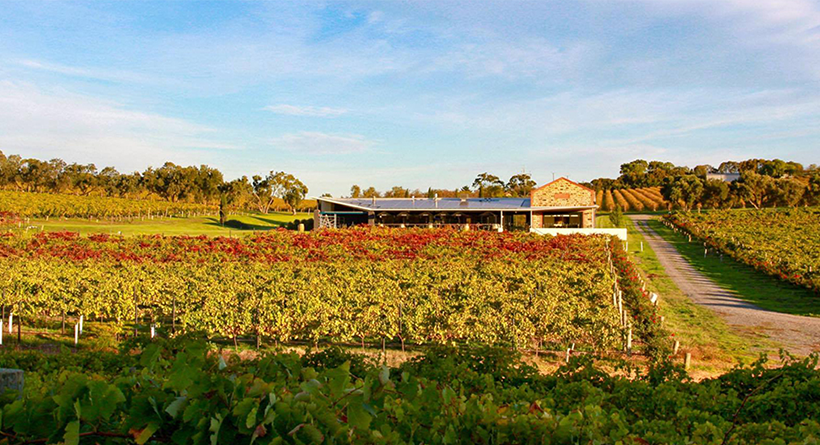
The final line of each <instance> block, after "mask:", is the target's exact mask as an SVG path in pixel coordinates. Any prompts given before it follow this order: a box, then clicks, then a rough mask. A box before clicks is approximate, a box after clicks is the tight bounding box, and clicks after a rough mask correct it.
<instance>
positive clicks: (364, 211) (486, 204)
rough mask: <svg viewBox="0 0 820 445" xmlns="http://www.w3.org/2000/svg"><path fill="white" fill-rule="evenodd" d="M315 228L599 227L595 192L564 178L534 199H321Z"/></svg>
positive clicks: (536, 192) (535, 193) (534, 193)
mask: <svg viewBox="0 0 820 445" xmlns="http://www.w3.org/2000/svg"><path fill="white" fill-rule="evenodd" d="M317 201H318V209H317V210H316V212H315V213H314V219H315V220H314V227H317V228H319V227H326V228H338V227H348V226H354V225H360V224H367V225H376V226H385V227H430V228H432V227H447V226H452V227H459V228H471V229H478V230H499V231H501V230H530V229H540V228H572V229H588V228H594V227H595V209H597V208H598V206H597V205H596V203H595V192H594V191H593V190H590V189H588V188H586V187H584V186H582V185H579V184H576V183H574V182H572V181H570V180H569V179H566V178H559V179H556V180H555V181H552V182H550V183H549V184H546V185H544V186H541V187H539V188H537V189H535V190H533V191H532V193H531V194H530V197H529V198H437V197H434V198H318V199H317Z"/></svg>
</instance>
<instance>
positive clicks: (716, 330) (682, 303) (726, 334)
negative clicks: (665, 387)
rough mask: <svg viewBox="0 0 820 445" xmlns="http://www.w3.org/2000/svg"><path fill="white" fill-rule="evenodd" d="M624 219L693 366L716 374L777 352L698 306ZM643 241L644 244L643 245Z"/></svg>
mask: <svg viewBox="0 0 820 445" xmlns="http://www.w3.org/2000/svg"><path fill="white" fill-rule="evenodd" d="M624 219H625V222H626V229H627V235H628V238H627V239H628V252H629V254H630V256H631V257H632V259H633V261H634V262H635V263H636V264H637V265H638V267H639V268H640V269H641V272H642V273H643V275H644V278H645V279H646V283H647V287H648V289H649V290H650V291H652V292H655V293H657V294H658V295H659V296H660V305H659V308H660V313H661V315H662V316H663V317H664V327H666V328H667V329H668V330H669V331H670V332H671V333H673V334H674V339H672V338H670V342H672V341H674V340H678V341H679V342H680V344H681V351H685V352H692V357H693V369H694V370H695V371H696V372H700V373H703V374H705V375H711V374H715V373H717V372H722V371H725V370H727V369H728V368H730V367H731V366H733V365H735V364H737V363H749V362H751V361H752V360H754V359H756V358H757V357H758V355H759V354H760V353H761V352H764V351H765V352H776V351H777V350H778V345H776V344H774V343H773V342H771V341H770V340H768V339H767V338H765V337H761V336H758V335H755V334H754V333H737V332H735V331H734V330H733V329H732V328H731V327H730V326H729V325H727V324H726V322H725V321H724V320H723V319H722V318H720V317H719V316H718V315H716V314H715V313H714V312H712V311H711V310H709V309H707V308H705V307H702V306H699V305H697V304H695V303H694V302H692V300H690V299H689V297H687V296H686V294H684V293H683V292H682V291H681V290H680V289H678V287H677V285H675V283H674V281H672V279H671V278H670V277H669V275H667V273H666V270H665V269H664V268H663V266H662V265H661V263H660V261H659V260H658V257H657V255H656V254H655V252H654V251H653V250H652V248H651V247H650V246H649V243H648V242H647V241H646V240H645V239H644V237H643V236H642V235H641V234H640V232H638V230H637V228H636V227H635V225H634V224H633V223H632V221H631V220H629V219H626V218H624ZM596 221H597V224H596V225H597V226H598V227H613V225H612V224H611V222H610V221H609V218H598V219H597V220H596ZM641 243H643V246H641Z"/></svg>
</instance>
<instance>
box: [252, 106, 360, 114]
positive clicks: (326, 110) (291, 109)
mask: <svg viewBox="0 0 820 445" xmlns="http://www.w3.org/2000/svg"><path fill="white" fill-rule="evenodd" d="M265 110H267V111H271V112H273V113H276V114H286V115H288V116H311V117H336V116H341V115H342V114H345V113H347V111H348V110H346V109H344V108H331V107H311V106H298V105H288V104H279V105H269V106H267V107H265Z"/></svg>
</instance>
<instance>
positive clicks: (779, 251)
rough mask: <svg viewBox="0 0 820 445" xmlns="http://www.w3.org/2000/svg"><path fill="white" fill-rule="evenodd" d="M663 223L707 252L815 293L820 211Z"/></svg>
mask: <svg viewBox="0 0 820 445" xmlns="http://www.w3.org/2000/svg"><path fill="white" fill-rule="evenodd" d="M663 221H665V222H666V224H668V225H670V226H671V227H674V228H676V229H677V230H680V231H683V232H684V233H687V234H689V235H691V236H693V237H695V238H696V239H697V240H699V242H702V243H703V244H704V247H705V248H706V249H710V250H717V251H720V252H722V253H723V254H726V255H729V256H731V257H732V258H734V259H736V260H738V261H740V262H742V263H745V264H747V265H749V266H752V267H754V268H755V269H757V270H760V271H762V272H765V273H767V274H769V275H772V276H775V277H778V278H780V279H782V280H785V281H789V282H791V283H794V284H796V285H799V286H804V287H807V288H810V289H813V290H814V291H817V292H820V272H819V271H818V270H820V242H818V240H820V209H817V208H803V209H764V210H722V211H710V212H703V213H692V212H689V213H674V214H671V215H667V216H665V217H664V219H663Z"/></svg>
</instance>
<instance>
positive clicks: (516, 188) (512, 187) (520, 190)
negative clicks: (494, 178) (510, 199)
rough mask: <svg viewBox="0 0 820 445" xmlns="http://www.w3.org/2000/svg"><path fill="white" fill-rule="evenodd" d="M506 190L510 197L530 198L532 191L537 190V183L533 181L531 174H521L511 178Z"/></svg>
mask: <svg viewBox="0 0 820 445" xmlns="http://www.w3.org/2000/svg"><path fill="white" fill-rule="evenodd" d="M505 188H506V191H507V194H509V195H510V196H518V197H524V196H529V195H530V192H531V191H532V189H534V188H535V181H533V180H532V177H531V176H530V175H529V174H527V173H519V174H517V175H513V176H512V177H511V178H510V180H509V182H507V185H506V186H505Z"/></svg>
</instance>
